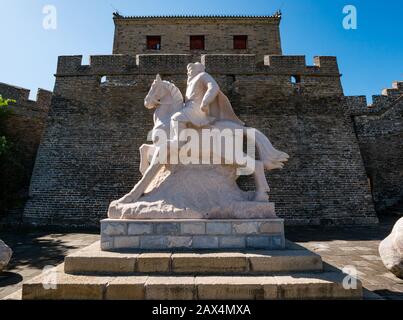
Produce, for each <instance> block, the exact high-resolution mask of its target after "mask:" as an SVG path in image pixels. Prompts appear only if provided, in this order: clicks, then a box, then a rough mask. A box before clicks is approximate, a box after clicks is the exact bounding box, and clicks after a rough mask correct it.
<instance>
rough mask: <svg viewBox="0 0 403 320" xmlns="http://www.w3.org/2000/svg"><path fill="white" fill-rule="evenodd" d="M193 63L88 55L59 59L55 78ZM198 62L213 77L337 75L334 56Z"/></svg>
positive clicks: (214, 57)
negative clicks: (310, 61)
mask: <svg viewBox="0 0 403 320" xmlns="http://www.w3.org/2000/svg"><path fill="white" fill-rule="evenodd" d="M193 60H194V59H193V56H192V55H190V54H139V55H136V56H130V55H120V54H116V55H95V56H91V57H90V64H89V65H82V63H81V61H82V56H60V57H59V60H58V66H57V76H68V75H75V76H80V75H117V74H119V75H130V74H154V73H156V72H160V73H166V74H185V73H186V65H187V64H188V63H190V62H192V61H193ZM200 61H201V62H202V63H203V64H204V65H205V66H206V70H207V72H210V73H213V74H234V75H237V74H239V75H242V74H267V75H278V74H281V75H301V76H303V75H304V76H310V75H313V76H335V77H339V76H340V73H339V68H338V64H337V60H336V57H321V56H319V57H314V65H312V66H310V65H307V64H306V60H305V56H282V55H266V56H265V59H264V63H263V64H262V63H260V62H258V60H257V58H256V55H254V54H205V55H201V56H200ZM193 62H194V61H193Z"/></svg>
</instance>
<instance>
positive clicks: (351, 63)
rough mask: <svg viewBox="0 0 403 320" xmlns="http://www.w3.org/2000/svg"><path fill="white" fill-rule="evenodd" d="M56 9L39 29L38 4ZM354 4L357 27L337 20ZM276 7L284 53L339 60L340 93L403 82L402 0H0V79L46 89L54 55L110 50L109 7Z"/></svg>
mask: <svg viewBox="0 0 403 320" xmlns="http://www.w3.org/2000/svg"><path fill="white" fill-rule="evenodd" d="M48 4H51V5H54V6H55V7H56V9H57V29H56V30H45V29H44V28H43V26H42V21H43V18H44V16H45V15H44V14H43V13H42V10H43V7H44V6H45V5H48ZM350 4H352V5H355V6H356V8H357V13H358V28H357V30H345V29H344V28H343V25H342V21H343V18H344V14H343V12H342V10H343V7H344V6H345V5H350ZM280 8H281V10H282V11H283V19H282V23H281V37H282V43H283V52H284V54H290V55H293V54H297V55H300V54H302V55H306V57H307V62H308V63H309V64H312V60H313V56H315V55H335V56H337V57H338V61H339V65H340V70H341V73H342V74H343V77H342V81H343V86H344V90H345V94H346V95H361V94H365V95H367V96H371V95H372V94H379V93H380V92H381V89H383V88H386V87H390V86H391V83H392V81H393V80H403V28H402V25H401V21H402V17H403V2H402V1H401V0H385V1H373V0H266V1H264V0H248V1H237V0H219V1H218V0H213V1H211V0H204V1H190V0H179V1H172V0H142V1H138V0H130V1H129V0H117V1H114V0H46V1H42V0H0V15H1V27H0V39H1V51H0V82H6V83H10V84H14V85H18V86H21V87H25V88H28V89H31V90H33V92H31V97H35V95H36V89H37V88H38V87H40V88H44V89H50V90H52V89H53V85H54V77H53V74H54V73H55V71H56V63H57V56H59V55H70V54H82V55H83V56H84V61H87V60H88V56H89V55H90V54H110V53H111V52H112V41H113V30H114V26H113V21H112V12H113V11H114V10H115V9H118V10H119V11H120V13H121V14H123V15H159V14H257V15H258V14H271V13H273V12H274V11H276V10H277V9H280Z"/></svg>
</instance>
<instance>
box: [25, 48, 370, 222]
mask: <svg viewBox="0 0 403 320" xmlns="http://www.w3.org/2000/svg"><path fill="white" fill-rule="evenodd" d="M185 58H186V56H185ZM211 58H212V59H210V60H209V56H206V57H204V58H202V59H201V60H202V61H203V59H204V61H205V62H206V63H210V65H208V68H212V70H216V73H212V74H213V76H214V77H215V78H216V79H217V81H218V82H219V84H220V86H221V88H222V89H223V91H224V92H225V93H226V94H227V95H228V97H229V99H230V100H231V101H232V103H233V106H234V109H235V111H236V113H237V114H238V115H239V116H240V118H241V119H242V120H244V121H245V122H246V123H247V125H249V126H251V127H256V128H258V129H260V130H262V131H263V132H264V133H266V134H267V135H268V136H269V137H270V139H271V141H272V142H273V144H274V145H275V146H276V147H277V148H279V149H280V150H283V151H285V152H287V153H289V154H290V156H291V159H290V161H289V163H288V164H287V165H286V167H285V169H284V170H282V171H272V172H270V173H268V178H269V181H270V184H271V186H272V193H271V200H272V201H274V202H275V203H276V208H277V212H278V214H279V216H280V217H284V218H286V223H294V224H295V223H302V224H319V223H322V224H326V223H337V224H366V223H375V222H376V216H375V212H374V208H373V204H372V200H371V194H370V191H369V190H370V189H369V185H368V181H367V177H366V174H365V169H364V166H363V162H362V158H361V155H360V151H359V146H358V143H357V140H356V137H355V133H354V129H353V123H352V120H351V119H350V118H348V117H346V116H345V112H344V111H345V110H344V108H343V103H342V98H343V91H342V87H341V84H340V75H339V71H338V68H337V63H336V62H335V61H336V60H335V59H334V58H332V57H317V58H315V64H316V65H315V66H306V65H305V63H304V61H305V58H301V57H297V58H295V57H290V58H289V59H288V60H289V61H288V62H290V61H291V62H292V61H294V62H293V63H284V61H286V60H287V58H286V57H284V58H278V57H275V58H270V57H267V59H266V60H267V61H266V62H267V63H266V64H265V65H259V63H256V65H255V67H254V70H255V71H254V73H249V71H247V72H242V70H239V65H242V66H243V65H245V66H246V67H247V68H250V61H251V60H250V59H251V56H249V55H240V56H238V57H234V56H232V55H231V56H228V57H225V56H220V57H219V59H218V60H217V59H215V57H214V56H211ZM183 59H184V56H178V55H164V57H161V59H159V58H158V57H156V56H155V55H154V56H150V57H147V56H141V58H139V57H138V58H137V59H136V58H135V57H133V58H130V56H124V55H123V56H122V55H114V56H109V57H107V56H98V57H97V58H96V59H95V60H94V58H93V57H91V64H90V65H88V66H81V63H80V60H79V59H78V58H77V57H61V58H60V59H59V63H58V70H57V77H56V84H55V97H54V99H53V102H52V106H51V109H50V112H49V118H48V121H47V126H46V129H45V132H44V139H43V141H42V144H41V146H40V148H39V152H38V157H37V161H36V165H35V169H34V174H33V178H32V183H31V188H30V195H31V199H30V200H29V202H28V204H27V206H26V208H25V213H24V218H25V221H26V222H33V223H51V224H73V225H98V223H99V219H101V218H104V217H105V216H106V211H107V207H108V205H109V203H110V201H112V200H114V199H117V198H119V197H121V196H122V195H123V194H125V193H127V192H128V191H129V190H130V189H131V188H132V187H133V185H134V183H135V182H136V181H138V179H139V178H140V173H139V171H138V163H139V152H138V148H139V147H140V145H141V144H143V143H144V142H146V136H147V133H148V131H149V130H150V129H152V111H150V110H147V109H145V108H144V106H143V99H144V97H145V96H146V94H147V92H148V89H149V86H150V84H151V83H152V81H153V79H154V78H155V74H154V73H152V74H144V73H141V72H140V71H139V70H142V64H143V63H144V64H148V63H150V62H151V61H153V62H154V63H155V64H156V65H154V68H155V70H158V69H160V68H161V69H162V70H164V73H163V74H162V75H163V78H164V79H166V80H170V81H174V82H175V84H176V85H177V86H178V87H179V88H180V89H181V90H182V92H183V91H184V89H185V85H186V69H184V68H183V66H184V61H183ZM100 61H104V62H100ZM242 61H243V62H242ZM223 63H224V64H226V65H224V66H223V65H222V64H223ZM335 63H336V64H335ZM158 64H160V65H158ZM234 64H237V66H235V65H234ZM303 64H304V65H303ZM170 66H171V69H169V67H170ZM226 67H228V68H233V70H237V72H239V73H234V74H227V73H224V72H223V71H220V70H225V68H226ZM322 67H323V68H324V70H322ZM237 68H238V69H237ZM169 70H172V71H170V72H168V71H169ZM179 71H180V72H179ZM218 72H222V73H218ZM292 75H300V77H301V83H298V84H293V83H291V81H290V78H291V76H292ZM102 76H107V77H108V82H105V83H102V84H101V82H100V81H101V77H102ZM240 184H241V186H242V187H244V188H245V189H249V188H250V187H252V185H253V181H251V179H249V178H241V179H240Z"/></svg>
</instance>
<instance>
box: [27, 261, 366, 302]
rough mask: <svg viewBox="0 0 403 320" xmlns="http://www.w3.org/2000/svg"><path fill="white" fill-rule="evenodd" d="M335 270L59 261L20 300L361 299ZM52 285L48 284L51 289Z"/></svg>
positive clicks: (359, 287)
mask: <svg viewBox="0 0 403 320" xmlns="http://www.w3.org/2000/svg"><path fill="white" fill-rule="evenodd" d="M345 276H346V275H344V274H342V273H341V272H324V273H292V274H289V275H271V276H195V277H194V276H113V277H111V276H88V275H70V274H66V273H64V272H63V266H59V267H57V268H55V269H54V270H49V271H47V272H45V273H44V274H42V275H40V276H38V277H36V278H34V279H31V280H28V281H27V282H25V283H24V284H23V289H22V299H24V300H59V299H61V300H66V299H75V300H77V299H81V300H116V299H118V300H123V299H126V300H144V299H146V300H161V299H162V300H197V299H200V300H220V299H229V300H254V299H269V300H271V299H284V300H288V299H362V297H363V290H362V285H361V283H360V282H359V281H357V286H356V288H355V289H345V288H344V287H343V285H342V283H343V279H344V277H345ZM52 284H54V288H52Z"/></svg>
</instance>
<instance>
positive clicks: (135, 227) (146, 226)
mask: <svg viewBox="0 0 403 320" xmlns="http://www.w3.org/2000/svg"><path fill="white" fill-rule="evenodd" d="M152 232H153V225H152V224H151V223H129V226H128V234H129V235H143V234H150V233H152Z"/></svg>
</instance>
